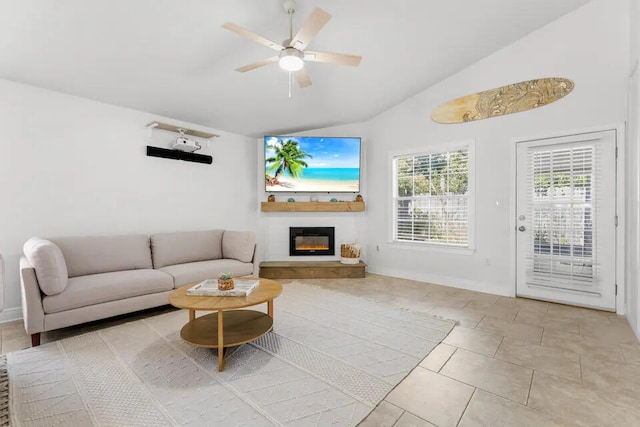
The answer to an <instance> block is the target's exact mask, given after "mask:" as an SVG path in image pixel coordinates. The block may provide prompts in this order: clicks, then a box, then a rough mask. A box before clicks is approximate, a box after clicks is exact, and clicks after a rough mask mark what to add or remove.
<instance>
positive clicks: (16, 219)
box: [0, 80, 256, 318]
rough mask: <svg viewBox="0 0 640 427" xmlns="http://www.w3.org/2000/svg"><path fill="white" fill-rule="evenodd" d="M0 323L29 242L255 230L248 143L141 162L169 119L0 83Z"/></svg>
mask: <svg viewBox="0 0 640 427" xmlns="http://www.w3.org/2000/svg"><path fill="white" fill-rule="evenodd" d="M0 94H2V96H0V188H1V189H2V190H1V193H0V194H1V196H0V197H1V199H0V200H1V206H0V224H2V230H1V233H0V253H2V255H3V256H4V258H5V261H6V269H7V272H6V283H5V312H4V313H3V315H4V317H5V318H6V317H7V316H9V317H12V316H14V315H18V316H19V312H13V314H11V313H12V308H15V307H18V306H19V305H20V292H19V276H18V260H19V257H20V254H21V253H22V245H23V243H24V242H25V241H26V240H27V239H28V238H29V237H31V236H34V235H39V236H43V237H46V236H62V235H90V234H116V233H153V232H161V231H179V230H198V229H207V228H228V229H238V230H246V229H252V230H255V229H256V221H255V219H256V190H255V182H256V170H255V167H254V165H255V164H256V152H255V139H253V138H247V137H244V136H240V135H234V134H229V133H226V132H218V131H216V130H215V129H206V128H202V127H197V128H198V129H200V130H204V131H210V132H213V133H216V134H219V135H220V137H219V138H215V139H213V140H211V142H210V147H209V148H208V149H207V148H205V149H204V150H203V151H202V152H207V151H209V152H210V153H212V154H213V157H214V163H213V165H204V164H197V163H190V162H184V161H177V160H169V159H160V158H154V157H147V156H146V151H145V150H146V146H147V145H158V146H165V147H166V146H167V145H168V144H169V143H170V141H171V140H172V139H174V138H175V135H174V134H170V133H165V132H162V131H153V132H150V131H148V129H146V128H145V125H146V124H147V123H149V122H151V121H153V120H161V121H167V122H170V123H174V124H180V125H183V126H185V127H192V128H193V126H189V124H186V123H181V122H178V121H175V120H170V119H163V118H162V117H158V116H155V115H151V114H147V113H143V112H139V111H134V110H130V109H125V108H120V107H116V106H111V105H106V104H102V103H98V102H94V101H90V100H87V99H82V98H77V97H73V96H68V95H63V94H60V93H56V92H51V91H46V90H42V89H38V88H34V87H30V86H25V85H21V84H17V83H13V82H9V81H6V80H0Z"/></svg>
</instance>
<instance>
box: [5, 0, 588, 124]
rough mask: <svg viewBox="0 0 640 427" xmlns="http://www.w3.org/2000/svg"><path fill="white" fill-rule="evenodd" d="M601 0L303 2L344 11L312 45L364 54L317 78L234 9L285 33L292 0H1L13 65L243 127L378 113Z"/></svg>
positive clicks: (17, 75)
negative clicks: (298, 82) (290, 64)
mask: <svg viewBox="0 0 640 427" xmlns="http://www.w3.org/2000/svg"><path fill="white" fill-rule="evenodd" d="M588 1H589V0H402V1H389V0H315V1H313V0H298V11H297V13H296V14H295V16H294V33H295V32H296V31H297V29H298V28H299V27H300V25H301V24H302V21H303V20H304V19H305V18H306V17H307V16H308V15H309V13H311V10H312V9H313V8H314V7H321V8H323V9H324V10H326V11H327V12H329V13H330V14H332V15H333V19H332V20H331V21H330V22H329V24H328V25H327V26H326V27H325V28H324V29H323V30H322V31H321V32H320V34H319V35H318V36H317V38H316V39H315V40H314V41H313V42H312V43H311V44H310V46H309V49H312V50H320V51H329V52H339V53H351V54H357V55H362V57H363V60H362V63H361V64H360V66H359V67H357V68H352V67H346V66H338V65H332V64H322V63H308V65H307V68H308V71H309V74H310V76H311V80H312V82H313V86H311V87H310V88H307V89H299V88H298V87H297V86H295V85H294V88H293V97H292V98H291V99H289V98H288V77H287V73H285V72H284V71H282V70H281V69H280V68H279V67H278V66H277V64H271V65H269V66H266V67H264V68H260V69H257V70H254V71H251V72H248V73H245V74H241V73H237V72H235V71H233V69H234V68H236V67H238V66H241V65H244V64H247V63H250V62H254V61H257V60H260V59H263V58H266V57H269V56H272V55H273V51H272V50H270V49H268V48H266V47H263V46H261V45H258V44H256V43H253V42H251V41H249V40H246V39H244V38H241V37H240V36H238V35H236V34H234V33H231V32H229V31H227V30H224V29H223V28H221V27H220V26H221V24H223V23H224V22H226V21H230V22H233V23H235V24H238V25H240V26H243V27H245V28H247V29H249V30H252V31H254V32H256V33H258V34H260V35H262V36H264V37H267V38H270V39H272V40H275V41H282V40H283V39H285V38H286V37H287V35H288V18H287V15H286V14H285V13H284V11H283V9H282V0H2V1H1V2H0V77H2V78H6V79H9V80H14V81H19V82H23V83H27V84H32V85H35V86H39V87H43V88H47V89H52V90H56V91H60V92H64V93H69V94H74V95H79V96H82V97H86V98H91V99H96V100H100V101H104V102H107V103H111V104H116V105H121V106H126V107H130V108H135V109H138V110H143V111H148V112H152V113H155V114H160V115H164V116H168V117H174V118H176V119H181V120H186V121H190V122H194V123H198V124H201V125H205V126H210V127H213V128H217V129H221V130H226V131H230V132H236V133H240V134H244V135H252V136H259V135H263V134H275V133H285V132H294V131H299V130H305V129H314V128H320V127H325V126H330V125H336V124H342V123H352V122H358V121H363V120H366V119H368V118H370V117H373V116H375V115H376V114H378V113H380V112H382V111H384V110H386V109H388V108H389V107H391V106H393V105H395V104H397V103H399V102H401V101H402V100H404V99H406V98H407V97H409V96H411V95H413V94H415V93H418V92H420V91H421V90H424V89H426V88H428V87H429V86H431V85H433V84H434V83H436V82H438V81H440V80H442V79H443V78H445V77H446V76H448V75H451V74H453V73H455V72H457V71H459V70H461V69H463V68H464V67H466V66H468V65H470V64H472V63H474V62H476V61H477V60H479V59H480V58H483V57H485V56H487V55H488V54H490V53H492V52H495V51H496V50H498V49H500V48H502V47H504V46H506V45H508V44H510V43H512V42H514V41H515V40H517V39H519V38H521V37H522V36H524V35H525V34H527V33H529V32H531V31H533V30H535V29H537V28H539V27H541V26H543V25H545V24H546V23H548V22H551V21H553V20H554V19H556V18H558V17H560V16H561V15H563V14H566V13H567V12H569V11H571V10H573V9H576V8H577V7H579V6H581V5H583V4H585V3H587V2H588Z"/></svg>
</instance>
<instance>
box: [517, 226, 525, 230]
mask: <svg viewBox="0 0 640 427" xmlns="http://www.w3.org/2000/svg"><path fill="white" fill-rule="evenodd" d="M518 230H520V231H524V230H526V228H525V227H524V225H521V226H520V227H518Z"/></svg>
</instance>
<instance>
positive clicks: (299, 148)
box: [264, 136, 360, 193]
mask: <svg viewBox="0 0 640 427" xmlns="http://www.w3.org/2000/svg"><path fill="white" fill-rule="evenodd" d="M264 158H265V190H266V191H267V192H269V193H275V192H288V193H292V192H306V193H324V192H328V193H334V192H336V193H340V192H342V193H346V192H350V193H357V192H359V191H360V138H336V137H317V136H265V137H264Z"/></svg>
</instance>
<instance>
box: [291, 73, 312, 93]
mask: <svg viewBox="0 0 640 427" xmlns="http://www.w3.org/2000/svg"><path fill="white" fill-rule="evenodd" d="M293 74H294V75H295V76H296V81H297V82H298V86H300V87H301V88H302V89H304V88H305V87H309V86H311V79H310V78H309V73H307V69H306V68H300V69H299V70H298V71H296V72H295V73H293Z"/></svg>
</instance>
